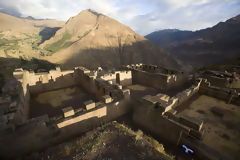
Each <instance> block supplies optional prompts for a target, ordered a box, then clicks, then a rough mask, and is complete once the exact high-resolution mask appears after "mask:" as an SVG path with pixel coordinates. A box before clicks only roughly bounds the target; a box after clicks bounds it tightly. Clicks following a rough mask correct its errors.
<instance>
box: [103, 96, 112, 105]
mask: <svg viewBox="0 0 240 160" xmlns="http://www.w3.org/2000/svg"><path fill="white" fill-rule="evenodd" d="M102 100H103V102H104V103H111V102H112V100H113V99H112V97H110V96H109V95H105V96H103V97H102Z"/></svg>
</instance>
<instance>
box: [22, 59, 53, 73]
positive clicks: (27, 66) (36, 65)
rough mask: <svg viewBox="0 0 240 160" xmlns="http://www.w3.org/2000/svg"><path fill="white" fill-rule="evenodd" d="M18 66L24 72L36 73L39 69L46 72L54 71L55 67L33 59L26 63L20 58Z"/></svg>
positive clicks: (46, 62)
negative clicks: (31, 71)
mask: <svg viewBox="0 0 240 160" xmlns="http://www.w3.org/2000/svg"><path fill="white" fill-rule="evenodd" d="M20 66H21V68H23V69H24V70H33V71H34V72H37V71H38V70H39V69H43V70H46V71H49V70H51V69H55V68H56V66H57V65H56V64H53V63H50V62H48V61H44V60H38V59H35V58H33V59H31V60H30V61H27V60H25V59H23V58H22V57H20Z"/></svg>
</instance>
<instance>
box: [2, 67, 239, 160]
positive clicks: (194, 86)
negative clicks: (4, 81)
mask: <svg viewBox="0 0 240 160" xmlns="http://www.w3.org/2000/svg"><path fill="white" fill-rule="evenodd" d="M210 73H211V74H210ZM210 73H209V72H207V74H206V73H204V74H203V73H201V74H198V75H188V74H185V73H183V72H178V71H174V70H169V69H166V68H163V67H160V66H155V65H145V64H136V65H128V66H123V67H122V68H120V69H119V70H118V71H104V70H103V69H102V68H101V67H99V68H98V69H97V70H88V69H87V68H84V67H75V68H74V69H73V70H67V71H62V70H61V69H60V68H59V67H58V68H56V69H55V70H50V71H49V72H45V73H34V72H31V71H26V70H23V69H21V68H19V69H16V70H15V71H14V73H13V76H14V77H15V81H13V82H11V83H12V85H11V87H5V88H3V89H2V90H3V94H2V96H1V97H0V105H1V108H0V109H1V110H0V111H1V112H0V119H1V121H0V134H1V138H0V150H1V153H0V157H1V156H2V157H9V156H10V157H11V156H19V155H22V154H26V153H29V152H33V151H38V150H41V149H43V148H45V147H47V146H49V145H51V144H55V143H60V142H62V141H64V140H65V139H68V138H69V137H72V136H74V135H77V134H81V133H84V132H86V131H88V130H90V129H93V128H95V127H97V126H99V125H101V124H103V123H106V122H109V121H112V120H116V119H117V118H119V117H121V116H123V115H125V114H127V113H130V114H131V119H132V121H133V123H134V124H136V125H137V126H138V127H139V128H140V129H142V130H146V131H147V132H150V133H151V134H152V135H154V136H156V137H158V138H159V139H161V140H162V141H163V142H166V143H167V144H169V145H170V146H173V147H175V148H176V149H179V148H180V147H181V145H183V144H187V145H189V146H191V147H192V148H193V149H194V150H195V152H196V153H195V154H194V155H193V156H194V157H196V158H199V159H228V156H230V157H231V156H235V155H236V153H237V152H238V151H239V148H237V149H236V147H235V149H231V148H230V151H229V152H226V153H225V152H224V151H223V148H221V147H216V148H214V144H216V142H213V141H212V140H209V136H210V135H211V134H212V133H213V131H212V130H209V129H208V128H207V127H209V126H213V124H212V121H217V120H218V119H217V118H212V119H211V120H212V121H210V120H206V117H208V116H214V115H217V116H218V117H219V116H220V117H225V115H226V117H228V116H227V115H229V114H228V113H226V114H225V112H227V111H226V110H227V109H228V108H225V110H224V109H221V107H220V108H219V107H218V105H220V106H223V107H227V106H228V105H230V106H231V107H232V108H234V109H235V110H236V111H238V110H239V106H240V97H239V96H240V93H239V90H238V88H239V86H238V78H237V77H238V76H239V75H238V74H236V73H233V74H232V75H234V76H232V75H230V74H228V73H226V74H227V75H225V76H226V77H227V78H226V77H225V78H226V79H227V82H228V83H227V82H226V81H224V83H222V82H219V80H216V85H215V79H213V78H212V77H213V75H212V74H213V73H214V74H215V73H216V72H210ZM208 75H209V76H208ZM229 76H230V77H231V76H232V77H234V78H233V79H234V80H229V79H228V78H229ZM221 78H224V77H221ZM230 81H232V83H231V85H230V83H229V82H230ZM186 82H188V85H186V86H185V87H182V86H183V85H184V84H185V83H186ZM9 83H10V82H9ZM223 86H224V88H220V87H223ZM172 90H175V92H171V91H172ZM201 96H202V97H201ZM209 97H210V98H209ZM211 98H214V99H216V100H218V101H215V100H212V99H211ZM204 100H206V101H209V103H202V102H204ZM200 102H201V103H200ZM210 102H211V103H210ZM225 104H226V105H225ZM211 105H216V106H211ZM201 108H202V109H201ZM210 113H211V114H210ZM237 113H238V112H237ZM212 114H214V115H212ZM236 119H237V118H236ZM232 121H234V124H235V120H234V119H233V120H232ZM236 122H238V120H236ZM223 123H224V124H225V123H228V125H227V126H229V123H230V122H229V120H226V121H224V122H223ZM231 124H232V123H231ZM223 128H224V127H218V128H216V129H215V130H219V131H221V129H223ZM224 129H225V130H226V128H224ZM230 130H231V132H234V131H235V130H234V128H233V129H230ZM206 131H209V133H208V132H207V133H206ZM222 133H223V134H225V135H222V136H220V138H221V137H225V140H226V133H225V132H223V131H222ZM215 136H216V135H215ZM236 136H237V135H235V134H234V135H229V136H227V139H228V140H229V141H230V142H231V143H229V144H233V146H235V145H236V144H235V143H234V141H233V140H232V139H234V138H235V137H236ZM32 141H34V142H35V143H34V144H33V143H32ZM23 142H24V143H23ZM222 142H225V141H222ZM5 144H9V146H8V148H6V147H4V146H5ZM19 145H21V148H19V147H18V146H19ZM219 145H222V144H219ZM10 151H11V152H13V153H14V154H12V155H9V154H7V155H6V154H5V153H9V152H10ZM229 154H230V155H229ZM231 158H232V157H231Z"/></svg>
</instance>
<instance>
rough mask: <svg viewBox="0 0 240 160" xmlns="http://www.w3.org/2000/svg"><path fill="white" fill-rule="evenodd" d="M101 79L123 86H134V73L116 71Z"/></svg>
mask: <svg viewBox="0 0 240 160" xmlns="http://www.w3.org/2000/svg"><path fill="white" fill-rule="evenodd" d="M100 79H102V80H105V81H111V82H112V84H120V85H122V86H126V85H131V84H132V72H131V71H116V72H114V73H109V74H104V75H103V76H101V77H100Z"/></svg>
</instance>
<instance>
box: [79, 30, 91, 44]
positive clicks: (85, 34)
mask: <svg viewBox="0 0 240 160" xmlns="http://www.w3.org/2000/svg"><path fill="white" fill-rule="evenodd" d="M91 31H92V29H90V30H88V31H86V32H85V33H84V34H83V35H82V36H78V38H79V39H78V40H77V41H80V40H81V39H82V38H84V37H85V36H87V35H88V34H89V33H90V32H91Z"/></svg>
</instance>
